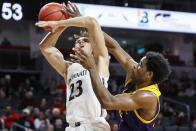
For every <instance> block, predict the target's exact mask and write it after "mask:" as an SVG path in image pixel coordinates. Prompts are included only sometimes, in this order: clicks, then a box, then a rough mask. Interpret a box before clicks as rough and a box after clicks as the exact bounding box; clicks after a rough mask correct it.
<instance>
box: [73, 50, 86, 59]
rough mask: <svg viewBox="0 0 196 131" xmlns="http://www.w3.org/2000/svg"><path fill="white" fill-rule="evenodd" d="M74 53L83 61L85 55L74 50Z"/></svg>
mask: <svg viewBox="0 0 196 131" xmlns="http://www.w3.org/2000/svg"><path fill="white" fill-rule="evenodd" d="M75 54H76V56H77V58H79V59H80V61H85V59H86V56H85V55H83V54H82V53H81V52H79V51H76V52H75Z"/></svg>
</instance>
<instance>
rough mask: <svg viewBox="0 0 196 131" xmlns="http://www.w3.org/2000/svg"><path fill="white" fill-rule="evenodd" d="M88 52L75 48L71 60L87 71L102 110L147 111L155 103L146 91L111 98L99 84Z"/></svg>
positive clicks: (152, 95)
mask: <svg viewBox="0 0 196 131" xmlns="http://www.w3.org/2000/svg"><path fill="white" fill-rule="evenodd" d="M89 52H90V51H87V50H85V51H84V50H83V49H79V48H77V49H75V53H76V55H72V58H73V59H74V60H76V61H77V62H79V63H80V64H82V65H83V66H84V67H85V68H86V69H88V70H89V72H90V76H91V83H92V85H93V86H92V87H93V90H94V92H95V94H96V96H97V98H98V100H99V102H100V103H101V105H102V106H103V108H105V109H108V110H126V111H127V110H135V109H141V108H142V109H148V108H150V107H151V106H152V104H154V103H156V96H155V95H154V94H153V93H151V92H146V91H138V92H137V93H135V94H133V95H130V94H120V95H116V96H113V95H112V94H111V93H110V92H109V91H108V90H107V89H106V88H105V87H104V85H103V84H102V83H101V80H100V77H99V75H98V72H97V69H96V66H95V61H94V58H93V56H92V54H90V53H89Z"/></svg>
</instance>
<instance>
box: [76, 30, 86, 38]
mask: <svg viewBox="0 0 196 131" xmlns="http://www.w3.org/2000/svg"><path fill="white" fill-rule="evenodd" d="M81 37H88V32H87V30H80V34H79V35H77V34H74V38H75V39H76V40H78V39H79V38H81Z"/></svg>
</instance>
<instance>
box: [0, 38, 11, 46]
mask: <svg viewBox="0 0 196 131" xmlns="http://www.w3.org/2000/svg"><path fill="white" fill-rule="evenodd" d="M9 45H12V44H11V42H10V41H9V40H8V38H7V37H4V38H3V41H2V42H1V46H9Z"/></svg>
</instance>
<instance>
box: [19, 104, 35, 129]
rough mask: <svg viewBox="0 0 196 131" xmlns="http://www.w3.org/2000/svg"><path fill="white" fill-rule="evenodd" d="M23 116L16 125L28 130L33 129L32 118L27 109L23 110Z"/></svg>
mask: <svg viewBox="0 0 196 131" xmlns="http://www.w3.org/2000/svg"><path fill="white" fill-rule="evenodd" d="M22 113H23V116H22V117H21V118H20V119H19V120H18V122H17V123H18V124H20V125H23V126H24V127H26V128H28V129H32V130H33V129H34V124H33V121H32V120H31V119H32V118H31V117H30V110H29V109H28V108H25V109H23V111H22ZM21 130H22V129H21V128H17V131H21Z"/></svg>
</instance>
